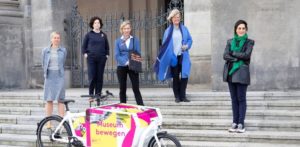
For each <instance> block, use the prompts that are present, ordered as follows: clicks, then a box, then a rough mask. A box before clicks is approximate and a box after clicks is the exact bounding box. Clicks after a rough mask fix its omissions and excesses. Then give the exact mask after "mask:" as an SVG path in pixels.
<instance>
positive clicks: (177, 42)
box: [172, 27, 182, 56]
mask: <svg viewBox="0 0 300 147" xmlns="http://www.w3.org/2000/svg"><path fill="white" fill-rule="evenodd" d="M172 39H173V50H174V54H175V55H176V56H178V55H181V46H182V44H181V41H182V35H181V31H180V29H179V27H178V28H176V27H174V29H173V35H172Z"/></svg>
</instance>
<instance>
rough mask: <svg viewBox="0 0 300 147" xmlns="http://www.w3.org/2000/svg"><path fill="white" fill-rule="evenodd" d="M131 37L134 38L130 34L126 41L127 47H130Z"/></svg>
mask: <svg viewBox="0 0 300 147" xmlns="http://www.w3.org/2000/svg"><path fill="white" fill-rule="evenodd" d="M131 38H133V37H132V36H131V35H130V36H129V38H128V39H127V40H126V41H125V44H126V47H127V49H129V44H130V40H131ZM121 39H124V36H122V37H121Z"/></svg>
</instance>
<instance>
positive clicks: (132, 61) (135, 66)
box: [128, 39, 143, 73]
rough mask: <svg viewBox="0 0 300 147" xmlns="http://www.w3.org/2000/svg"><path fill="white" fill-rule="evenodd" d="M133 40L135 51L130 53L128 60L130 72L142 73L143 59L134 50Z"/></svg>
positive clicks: (132, 50)
mask: <svg viewBox="0 0 300 147" xmlns="http://www.w3.org/2000/svg"><path fill="white" fill-rule="evenodd" d="M132 40H133V49H131V50H129V51H128V56H129V57H128V59H129V65H128V68H129V70H132V71H135V72H137V73H140V72H142V71H143V70H142V58H141V54H140V53H138V52H137V51H136V50H135V48H134V39H132Z"/></svg>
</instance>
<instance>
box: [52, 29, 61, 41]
mask: <svg viewBox="0 0 300 147" xmlns="http://www.w3.org/2000/svg"><path fill="white" fill-rule="evenodd" d="M54 35H59V36H60V33H58V32H56V31H53V32H51V34H50V40H51V39H52V38H53V37H54Z"/></svg>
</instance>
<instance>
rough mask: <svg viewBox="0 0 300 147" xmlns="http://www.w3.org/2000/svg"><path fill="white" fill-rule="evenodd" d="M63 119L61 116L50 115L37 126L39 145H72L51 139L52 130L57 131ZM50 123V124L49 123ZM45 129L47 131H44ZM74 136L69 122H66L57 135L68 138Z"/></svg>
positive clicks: (50, 146) (49, 146) (44, 146)
mask: <svg viewBox="0 0 300 147" xmlns="http://www.w3.org/2000/svg"><path fill="white" fill-rule="evenodd" d="M61 121H62V118H61V117H60V116H55V115H54V116H49V117H46V118H45V119H43V120H42V121H41V122H40V123H39V125H38V128H37V133H36V135H37V146H38V147H72V145H71V144H70V143H62V142H56V141H53V140H52V139H51V137H50V136H51V134H52V132H54V131H55V129H56V128H57V126H58V124H59V123H60V122H61ZM49 123H50V125H48V124H49ZM44 131H45V132H44ZM69 136H72V131H71V129H70V126H69V124H68V123H66V122H65V123H64V124H63V125H62V128H61V129H60V134H59V135H57V137H60V138H63V139H66V140H68V137H69Z"/></svg>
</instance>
